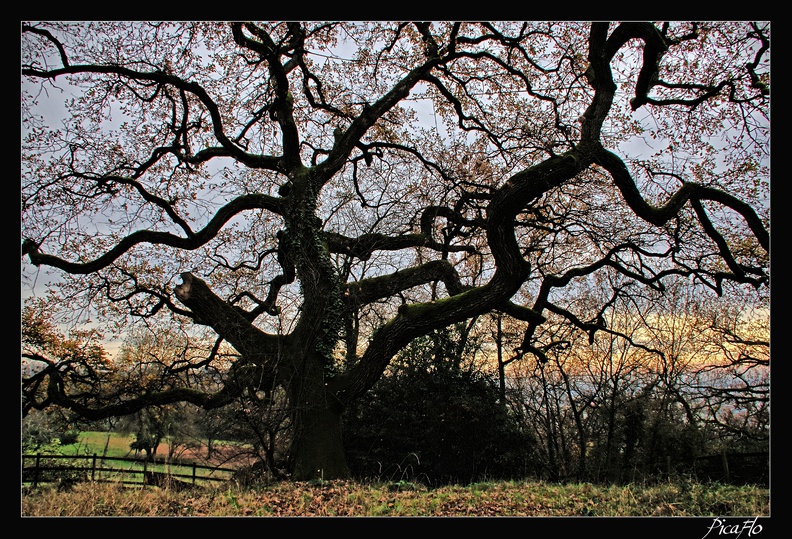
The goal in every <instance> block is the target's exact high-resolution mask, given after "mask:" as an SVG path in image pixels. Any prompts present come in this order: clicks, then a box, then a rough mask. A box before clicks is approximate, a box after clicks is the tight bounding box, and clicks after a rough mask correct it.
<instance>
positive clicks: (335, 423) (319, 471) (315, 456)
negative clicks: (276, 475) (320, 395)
mask: <svg viewBox="0 0 792 539" xmlns="http://www.w3.org/2000/svg"><path fill="white" fill-rule="evenodd" d="M295 418H296V420H297V421H296V422H295V429H294V439H293V441H292V451H291V462H290V468H291V476H292V479H294V480H295V481H311V480H316V479H319V480H331V479H347V478H349V474H350V472H349V467H348V466H347V462H346V457H345V456H344V447H343V444H342V441H341V413H340V411H335V410H331V409H329V408H328V407H327V406H324V405H320V404H319V403H315V404H314V405H309V406H306V407H301V408H300V409H299V410H297V411H296V413H295Z"/></svg>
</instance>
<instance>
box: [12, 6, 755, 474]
mask: <svg viewBox="0 0 792 539" xmlns="http://www.w3.org/2000/svg"><path fill="white" fill-rule="evenodd" d="M21 31H22V48H21V52H22V54H21V64H22V65H21V74H22V82H23V96H22V113H23V126H24V132H23V145H22V146H23V147H22V198H21V205H22V208H21V210H22V211H21V213H22V235H23V238H24V241H23V245H22V254H23V257H24V258H25V260H27V261H28V262H29V263H30V264H31V265H32V266H25V275H26V276H29V277H30V279H31V280H32V279H33V278H34V276H35V272H32V273H31V272H30V271H29V270H30V269H32V268H51V269H52V270H54V271H55V272H57V273H56V274H55V275H56V276H57V278H58V282H57V283H56V285H57V290H53V295H52V296H51V298H50V300H49V301H50V304H51V305H52V306H53V308H54V307H56V306H59V307H60V308H61V309H60V311H59V312H60V313H64V314H65V313H69V314H71V315H72V317H71V319H64V320H68V321H71V322H73V323H81V322H85V317H84V314H85V313H88V312H90V313H92V315H93V316H97V317H101V318H97V319H100V320H101V321H102V323H103V324H105V325H106V327H108V328H109V329H111V330H116V329H118V330H119V331H122V330H124V329H126V328H128V327H129V325H130V324H131V323H132V321H133V320H135V319H138V320H143V321H149V320H154V319H158V318H161V317H168V316H170V317H172V318H173V319H174V323H177V324H179V325H180V326H184V327H189V326H190V325H191V324H192V325H194V326H195V328H201V327H203V328H204V329H205V331H206V332H208V334H211V335H213V337H214V339H215V340H214V342H215V345H214V346H213V347H212V348H210V349H209V350H207V353H206V354H205V356H203V357H201V358H194V359H192V360H191V362H190V363H189V364H184V365H183V368H184V369H191V368H197V369H205V368H207V367H209V368H215V364H216V359H217V357H218V355H217V350H218V349H220V348H221V346H222V345H229V346H231V347H233V350H234V353H235V356H234V358H233V359H232V363H231V366H230V367H229V368H228V369H227V370H224V369H219V368H217V369H216V371H217V372H218V373H219V374H220V373H221V374H222V379H221V380H219V382H220V385H216V386H214V387H213V388H212V389H211V390H209V391H207V390H206V389H205V388H198V387H193V386H189V385H187V384H185V380H186V378H184V377H181V378H180V377H171V378H170V380H171V381H172V382H173V384H169V385H163V386H162V387H160V388H157V389H156V390H155V391H149V390H147V388H145V387H143V388H140V391H138V392H137V393H136V394H135V395H134V396H133V394H132V393H133V388H132V387H127V386H120V385H119V386H117V387H118V389H122V390H123V391H122V392H113V391H104V390H102V391H99V389H100V388H99V386H98V385H95V386H94V387H92V389H91V391H90V392H85V391H78V390H77V388H75V387H72V386H71V385H70V384H69V383H62V382H64V381H68V380H65V379H64V378H63V377H62V376H61V375H60V373H58V372H56V371H55V370H52V369H50V370H48V371H47V372H46V373H45V374H43V375H42V376H41V377H39V379H37V380H36V383H38V386H37V390H44V388H46V392H47V396H46V397H42V398H41V399H39V400H38V401H37V405H39V406H41V405H44V404H45V403H53V404H57V405H59V406H63V407H65V408H68V409H71V410H74V411H75V412H77V413H79V414H81V415H84V416H87V417H89V418H93V419H99V418H102V417H110V416H118V415H128V414H131V413H135V412H137V411H138V410H142V409H144V408H147V407H150V406H162V405H166V404H170V403H175V402H181V401H186V402H190V403H192V404H194V405H197V406H200V407H203V408H206V409H212V408H218V407H221V406H226V405H229V404H231V403H234V402H237V400H238V399H239V398H243V399H244V398H247V397H246V396H250V395H257V396H260V397H261V398H263V399H265V400H268V399H273V398H276V395H281V394H282V395H283V398H284V399H285V402H286V403H287V406H288V410H289V415H290V417H289V421H290V424H291V428H292V430H291V446H290V448H289V450H288V451H289V455H290V457H291V458H290V463H291V464H290V470H289V471H290V473H291V474H292V477H293V478H295V479H310V478H314V477H317V476H322V477H324V478H334V477H344V476H347V475H348V473H349V469H348V466H347V464H346V461H345V457H344V451H343V447H342V443H341V441H342V435H341V421H342V413H343V410H344V408H345V407H346V406H348V405H350V404H351V403H353V402H354V401H355V400H357V399H359V398H361V397H362V396H363V395H365V394H366V392H367V391H369V390H370V389H371V388H372V387H373V386H374V384H376V382H377V381H378V380H379V379H380V377H381V376H382V374H383V373H384V372H385V370H386V369H387V367H388V365H389V363H390V361H391V359H392V358H393V357H394V356H395V355H396V354H397V353H398V352H399V350H401V349H402V348H404V347H405V346H406V345H408V344H409V343H410V342H411V341H413V340H414V339H416V338H419V337H421V336H424V335H428V334H430V333H432V332H433V331H436V330H440V329H442V328H445V327H448V326H450V325H453V324H457V323H468V322H469V321H471V320H473V319H475V318H476V317H479V316H481V315H484V314H486V313H490V312H503V313H507V314H509V315H510V316H511V317H513V318H515V319H517V320H520V321H522V322H523V324H524V328H525V329H524V332H523V338H522V343H521V345H520V347H519V354H521V357H523V356H524V355H525V354H528V356H529V357H530V356H534V357H538V358H540V359H542V358H543V356H544V355H546V350H548V349H549V348H548V347H551V346H552V345H553V343H552V342H548V341H546V340H545V338H546V336H552V335H551V333H548V332H542V331H539V330H538V329H539V328H540V327H541V326H542V324H543V323H545V321H546V320H547V317H548V316H549V315H554V316H559V317H562V318H564V319H566V320H568V321H569V322H570V323H571V324H572V325H573V326H574V327H576V328H577V329H578V330H579V331H582V332H585V333H586V334H588V335H589V338H590V339H593V338H594V337H595V334H596V333H597V332H599V331H602V330H603V329H605V325H604V324H603V320H605V319H606V318H607V317H606V316H605V315H606V314H607V313H608V311H609V310H610V309H611V305H612V304H613V301H614V300H615V298H620V297H624V296H626V295H629V294H632V293H634V292H633V290H640V289H641V288H648V289H655V290H663V288H664V284H663V281H664V280H665V279H666V278H668V277H669V276H673V275H682V276H689V277H691V279H692V280H694V281H696V282H698V283H701V284H703V285H705V286H708V287H710V288H711V289H713V290H715V291H717V292H718V293H719V294H720V293H728V292H729V288H728V286H725V284H726V283H729V282H734V283H737V284H738V285H742V286H748V287H754V288H762V287H764V286H765V285H766V284H767V282H768V280H769V273H768V272H769V269H768V254H769V231H768V230H769V216H768V211H769V210H768V207H767V206H768V205H767V200H768V198H767V192H768V187H769V180H768V172H767V167H766V165H767V157H768V156H767V152H768V144H767V141H768V128H769V122H768V96H769V61H768V58H769V56H768V51H769V43H770V27H769V24H767V23H749V22H729V21H724V22H705V23H687V22H674V23H668V22H658V23H649V22H625V23H607V22H596V23H573V22H563V23H554V22H543V21H534V22H515V23H511V22H497V23H490V22H480V23H455V22H435V23H421V22H398V21H381V22H334V23H325V22H298V21H292V22H269V23H253V22H234V23H230V24H226V23H220V22H209V23H203V22H199V23H196V22H184V23H161V22H136V23H125V22H102V23H94V22H82V23H59V22H50V23H42V22H30V23H27V22H26V23H24V24H22V27H21ZM49 106H56V107H60V110H62V116H63V119H62V123H59V122H57V121H53V120H51V118H50V117H49V116H47V117H43V116H42V115H41V111H42V108H43V107H49ZM179 278H180V280H181V282H179V281H178V279H179ZM595 278H596V279H598V280H600V281H601V282H603V283H609V286H610V293H609V294H605V295H604V296H602V299H603V301H602V302H600V303H597V304H590V303H586V304H580V305H577V304H569V303H567V302H566V301H564V298H565V297H566V296H567V295H568V294H569V293H573V292H574V291H575V290H577V289H582V288H585V287H586V286H588V283H589V282H590V281H591V280H592V279H595ZM626 282H631V283H634V284H635V285H636V286H635V287H628V286H626V284H625V283H626ZM573 295H574V294H573ZM86 309H87V310H86ZM191 331H195V329H192V330H191ZM97 374H98V373H97ZM46 377H49V378H50V382H45V381H44V378H46ZM53 380H54V382H53ZM70 380H72V381H76V379H74V378H71V379H70ZM176 382H179V383H178V384H177V383H176ZM97 383H98V382H97ZM29 388H30V386H29V385H25V391H26V393H29V391H28V389H29Z"/></svg>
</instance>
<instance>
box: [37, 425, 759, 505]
mask: <svg viewBox="0 0 792 539" xmlns="http://www.w3.org/2000/svg"><path fill="white" fill-rule="evenodd" d="M131 441H132V438H131V437H123V436H118V435H116V434H112V435H110V436H109V438H108V434H107V433H103V432H84V433H82V434H81V436H80V439H79V441H78V443H76V444H72V445H71V446H61V447H60V448H59V453H61V454H65V455H75V454H77V455H86V454H89V455H90V454H94V453H96V454H99V455H101V454H103V453H105V448H106V455H107V456H115V457H129V456H133V455H134V452H130V450H129V443H130V442H131ZM769 504H770V491H769V489H768V488H764V487H757V486H732V485H721V484H717V483H713V484H701V483H693V482H685V481H681V482H677V483H661V484H658V485H618V486H616V485H594V484H589V483H584V484H566V485H561V484H552V483H544V482H536V481H522V482H520V481H512V482H483V483H476V484H473V485H466V486H446V487H442V488H436V489H428V488H425V487H423V486H422V485H419V484H413V483H405V482H396V483H368V484H364V483H357V482H324V483H288V482H283V483H277V484H272V485H267V486H261V487H256V488H251V487H241V486H238V485H236V484H235V483H233V482H226V483H220V484H214V485H206V486H198V487H195V488H192V489H189V490H186V491H179V490H176V489H168V488H155V487H147V488H135V487H129V486H127V487H124V486H122V485H119V484H113V483H91V482H86V483H77V484H75V485H73V486H71V487H70V488H68V489H66V490H59V489H58V488H57V486H56V485H44V486H40V487H37V488H30V487H27V486H24V487H23V488H22V498H21V506H22V516H367V517H379V516H555V517H568V516H575V517H577V516H611V517H612V516H683V517H684V516H687V517H691V516H696V517H701V516H704V517H728V516H769V512H770V507H769Z"/></svg>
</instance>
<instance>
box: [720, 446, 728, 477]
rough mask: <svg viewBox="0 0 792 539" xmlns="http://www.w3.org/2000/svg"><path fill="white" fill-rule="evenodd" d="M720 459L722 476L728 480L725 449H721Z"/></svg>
mask: <svg viewBox="0 0 792 539" xmlns="http://www.w3.org/2000/svg"><path fill="white" fill-rule="evenodd" d="M721 461H722V462H723V476H724V478H725V479H726V482H727V483H728V482H729V459H728V458H727V456H726V450H725V449H724V450H723V451H721Z"/></svg>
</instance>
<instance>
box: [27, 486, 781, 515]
mask: <svg viewBox="0 0 792 539" xmlns="http://www.w3.org/2000/svg"><path fill="white" fill-rule="evenodd" d="M769 499H770V495H769V490H768V489H766V488H757V487H752V486H740V487H737V486H727V485H717V484H707V485H704V484H695V483H680V484H673V483H668V484H661V485H656V486H637V485H620V486H597V485H592V484H575V485H558V484H549V483H542V482H492V483H477V484H474V485H467V486H447V487H442V488H437V489H431V490H430V489H426V488H422V487H420V486H416V485H412V484H402V483H383V484H360V483H355V482H327V483H324V484H314V483H278V484H274V485H269V486H266V487H258V488H240V487H236V486H233V485H232V484H231V483H229V484H226V485H224V486H223V487H220V488H218V487H215V488H197V489H195V490H191V491H175V490H170V489H158V488H146V489H132V488H124V487H121V486H118V485H114V484H107V483H101V484H100V483H81V484H77V485H75V486H74V487H73V488H72V489H70V490H69V491H66V492H60V491H58V490H57V489H54V488H39V489H33V490H30V489H23V494H22V515H23V516H372V517H376V516H688V517H689V516H712V517H716V516H717V517H726V516H768V515H769Z"/></svg>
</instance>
